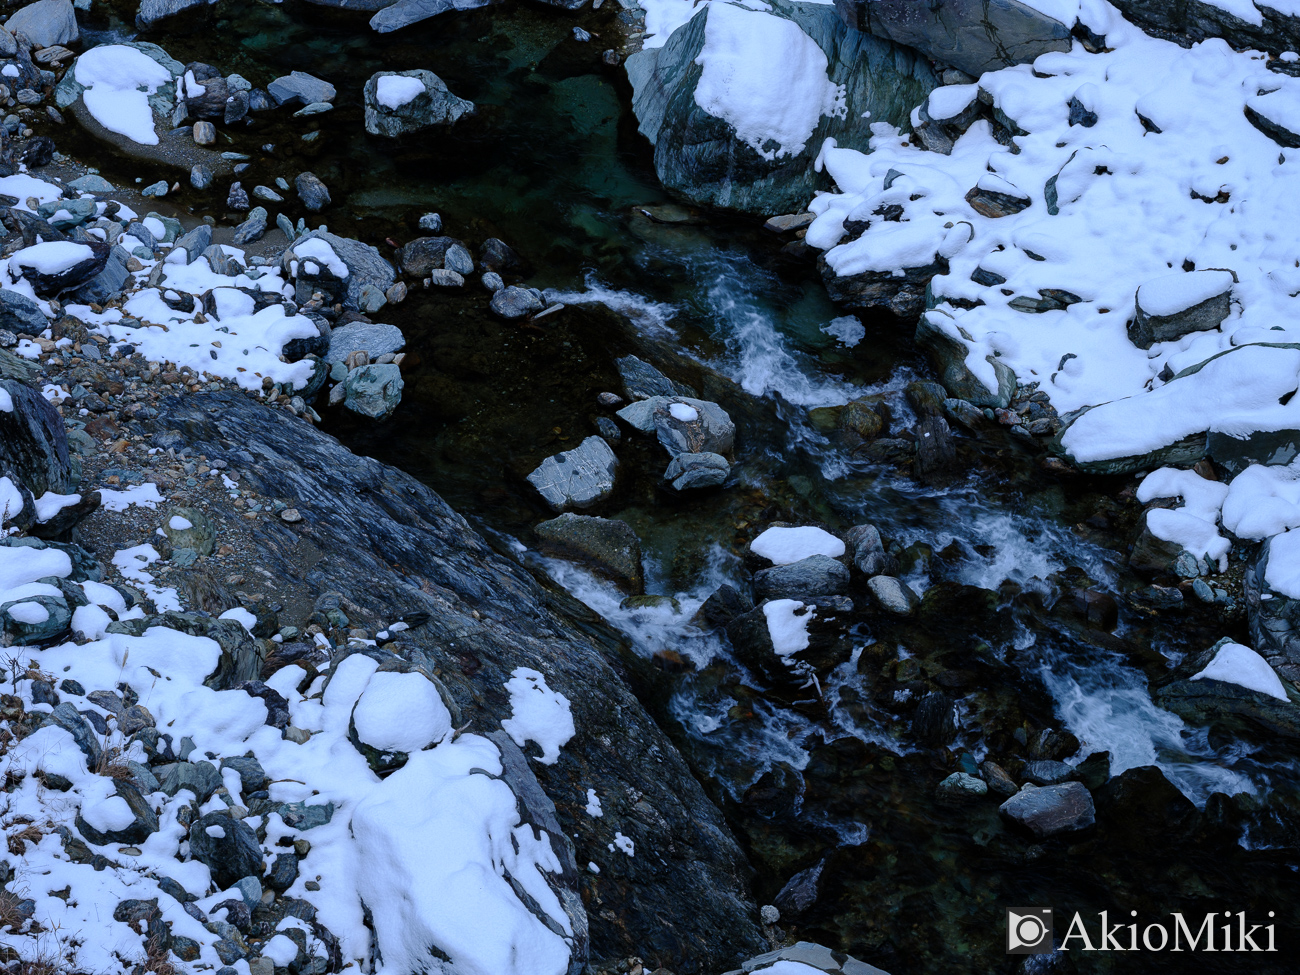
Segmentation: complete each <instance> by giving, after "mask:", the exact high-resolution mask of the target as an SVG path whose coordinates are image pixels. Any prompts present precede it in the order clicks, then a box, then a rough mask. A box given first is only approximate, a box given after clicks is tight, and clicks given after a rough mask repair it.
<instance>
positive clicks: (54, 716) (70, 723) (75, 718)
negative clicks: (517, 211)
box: [48, 701, 103, 768]
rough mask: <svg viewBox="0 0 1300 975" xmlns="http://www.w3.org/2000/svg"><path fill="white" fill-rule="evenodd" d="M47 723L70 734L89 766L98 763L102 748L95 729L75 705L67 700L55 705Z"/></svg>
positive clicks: (92, 766) (93, 766) (94, 765)
mask: <svg viewBox="0 0 1300 975" xmlns="http://www.w3.org/2000/svg"><path fill="white" fill-rule="evenodd" d="M48 720H49V723H50V724H53V725H57V726H58V727H60V728H62V729H63V730H64V731H66V732H67V733H68V734H70V735H72V738H73V740H74V741H75V742H76V743H77V747H78V748H80V749H81V752H82V754H83V755H85V756H86V764H87V765H88V766H89V767H90V768H95V767H97V766H98V765H99V759H100V756H101V755H102V754H103V750H102V749H101V748H100V745H99V739H98V737H96V735H95V730H94V729H93V728H91V727H90V725H89V724H88V723H87V722H86V719H85V718H83V717H82V716H81V713H80V712H78V711H77V709H76V707H75V706H74V705H73V704H72V703H71V702H69V701H64V702H63V703H62V704H60V705H58V706H56V707H55V708H54V710H53V711H51V712H50V717H49V719H48Z"/></svg>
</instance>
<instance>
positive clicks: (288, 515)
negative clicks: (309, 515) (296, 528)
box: [280, 508, 302, 525]
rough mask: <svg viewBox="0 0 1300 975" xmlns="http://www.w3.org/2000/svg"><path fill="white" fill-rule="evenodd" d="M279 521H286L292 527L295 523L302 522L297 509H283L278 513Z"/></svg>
mask: <svg viewBox="0 0 1300 975" xmlns="http://www.w3.org/2000/svg"><path fill="white" fill-rule="evenodd" d="M280 520H281V521H286V522H288V523H289V524H291V525H292V524H294V523H296V522H299V521H302V514H301V513H300V512H299V511H298V509H297V508H285V509H284V510H283V511H281V512H280Z"/></svg>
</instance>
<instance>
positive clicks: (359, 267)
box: [280, 230, 397, 310]
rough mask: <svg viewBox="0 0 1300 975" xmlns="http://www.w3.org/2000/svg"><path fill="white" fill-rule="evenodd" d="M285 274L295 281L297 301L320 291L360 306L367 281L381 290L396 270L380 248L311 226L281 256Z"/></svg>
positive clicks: (387, 285)
mask: <svg viewBox="0 0 1300 975" xmlns="http://www.w3.org/2000/svg"><path fill="white" fill-rule="evenodd" d="M280 266H281V269H282V270H283V271H284V272H285V276H286V277H289V278H291V279H292V280H293V282H294V287H295V292H294V299H295V300H296V301H297V302H298V304H299V305H305V304H306V303H307V302H308V301H310V300H311V296H312V293H313V292H316V291H321V292H323V293H324V294H325V295H326V296H327V297H328V298H331V299H333V300H335V301H341V302H343V304H344V305H345V306H346V307H348V308H351V309H353V310H356V309H358V308H360V302H361V291H362V289H363V288H364V287H366V286H367V285H369V286H370V287H372V288H373V289H376V290H378V291H379V292H380V293H381V294H382V293H383V292H385V291H387V290H388V289H389V288H391V287H392V286H393V282H394V281H395V280H397V273H396V272H395V271H394V270H393V266H392V265H391V264H389V263H388V262H387V261H386V260H384V259H383V257H381V256H380V254H379V251H378V250H376V249H375V248H373V247H371V246H370V245H369V244H363V243H361V241H359V240H353V239H351V238H349V237H339V236H337V235H336V234H331V233H329V232H328V231H324V230H313V231H310V232H309V233H306V234H304V235H303V236H301V237H299V238H298V239H297V240H295V241H294V242H293V243H292V244H290V245H289V247H288V248H287V249H286V250H285V252H284V254H283V256H282V257H281V258H280Z"/></svg>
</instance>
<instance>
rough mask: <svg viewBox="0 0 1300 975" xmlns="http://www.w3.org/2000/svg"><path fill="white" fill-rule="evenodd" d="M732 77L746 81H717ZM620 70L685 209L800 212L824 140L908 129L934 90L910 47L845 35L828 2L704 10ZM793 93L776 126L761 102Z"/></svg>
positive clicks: (857, 139) (662, 171)
mask: <svg viewBox="0 0 1300 975" xmlns="http://www.w3.org/2000/svg"><path fill="white" fill-rule="evenodd" d="M702 66H703V67H702ZM735 71H739V72H742V74H741V75H739V76H737V77H738V78H743V79H744V81H743V84H742V83H737V84H727V83H726V82H725V81H724V78H726V79H730V78H731V77H732V72H735ZM627 72H628V78H629V79H630V80H631V82H632V88H633V102H632V107H633V110H634V111H635V112H636V116H637V119H638V121H639V123H640V130H641V132H642V134H643V135H645V137H646V138H647V139H649V140H650V142H651V144H653V145H654V147H655V152H654V159H655V171H656V172H657V173H658V175H659V179H660V181H661V182H662V183H663V184H664V186H666V187H667V188H668V189H669V190H670V191H671V192H673V193H674V194H676V195H678V196H681V197H683V198H684V199H686V200H688V201H690V202H692V203H699V204H705V205H708V206H716V207H721V208H724V209H729V210H738V211H741V212H744V213H754V214H762V215H766V216H770V215H775V214H784V213H790V212H792V211H798V210H802V209H803V208H804V207H805V206H806V204H807V202H808V200H809V199H810V198H811V197H812V195H813V191H814V189H815V188H816V187H817V179H818V177H817V174H816V173H815V172H814V171H813V161H814V159H815V158H816V156H817V153H818V152H819V151H820V150H821V146H822V143H823V141H824V140H825V139H826V138H828V137H830V138H835V139H838V140H839V142H840V143H841V144H858V143H863V142H865V140H866V138H867V136H868V135H869V134H870V132H869V126H870V125H871V124H874V123H877V122H890V123H893V124H895V125H899V126H901V127H906V125H907V119H908V112H909V111H910V110H911V108H912V106H913V105H915V104H916V103H917V102H919V101H921V100H922V99H923V98H924V97H925V95H926V94H927V93H928V92H929V91H930V90H931V89H933V88H934V87H936V86H937V85H938V78H936V77H935V75H934V73H933V72H932V71H931V70H930V68H929V66H928V65H927V64H926V62H925V60H924V59H923V58H921V57H918V56H917V55H916V54H914V53H913V52H912V51H909V50H907V49H906V48H900V47H897V46H895V45H894V44H891V43H890V42H888V41H885V40H881V39H880V38H877V37H873V36H871V35H870V34H865V33H860V32H858V31H856V30H851V29H849V28H847V27H846V26H845V25H844V23H843V22H841V20H840V19H839V17H838V16H837V15H836V12H835V10H834V8H833V7H830V6H826V5H814V4H808V3H790V2H788V0H774V2H773V4H772V9H771V12H770V13H765V12H761V11H755V10H745V9H743V8H740V7H734V6H730V5H726V4H709V5H708V6H707V7H706V8H705V9H704V10H702V12H700V13H698V14H697V15H696V16H695V17H693V18H692V19H691V20H690V21H689V22H687V23H686V24H684V25H683V26H682V27H679V28H678V29H677V30H675V31H673V33H672V35H671V36H670V37H669V38H668V40H667V43H666V44H664V46H663V47H659V48H646V49H643V50H641V51H638V52H637V53H635V54H633V55H631V56H630V57H629V58H628V59H627ZM792 91H799V92H801V94H802V95H803V96H804V97H803V98H802V100H801V102H800V106H799V111H798V112H795V111H793V110H792V112H791V114H790V115H788V116H787V117H786V118H784V119H782V120H781V121H780V122H779V123H777V122H774V121H773V120H772V119H771V117H770V115H768V114H765V112H764V111H763V110H762V109H761V107H760V105H761V104H766V100H767V99H780V98H787V97H789V94H790V92H792ZM818 91H820V93H821V97H820V99H818V98H817V97H815V96H809V93H810V92H818ZM819 100H820V104H816V103H817V102H818V101H819ZM864 113H869V114H870V117H869V118H867V117H864Z"/></svg>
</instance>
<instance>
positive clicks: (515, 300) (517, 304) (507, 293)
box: [490, 285, 543, 320]
mask: <svg viewBox="0 0 1300 975" xmlns="http://www.w3.org/2000/svg"><path fill="white" fill-rule="evenodd" d="M490 304H491V308H492V311H493V312H494V313H496V314H497V315H500V316H501V317H502V318H505V319H510V320H514V319H516V318H523V317H524V316H526V315H535V314H537V313H538V312H539V311H541V310H542V307H543V306H542V300H541V299H540V298H538V297H537V296H536V295H535V294H533V293H532V292H531V291H529V290H527V289H526V288H516V287H515V286H514V285H511V286H510V287H508V288H502V289H501V290H500V291H498V292H497V293H496V294H494V295H493V296H492V301H491V303H490Z"/></svg>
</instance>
